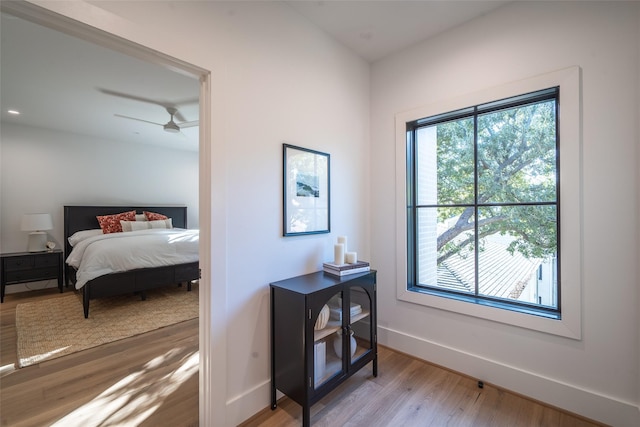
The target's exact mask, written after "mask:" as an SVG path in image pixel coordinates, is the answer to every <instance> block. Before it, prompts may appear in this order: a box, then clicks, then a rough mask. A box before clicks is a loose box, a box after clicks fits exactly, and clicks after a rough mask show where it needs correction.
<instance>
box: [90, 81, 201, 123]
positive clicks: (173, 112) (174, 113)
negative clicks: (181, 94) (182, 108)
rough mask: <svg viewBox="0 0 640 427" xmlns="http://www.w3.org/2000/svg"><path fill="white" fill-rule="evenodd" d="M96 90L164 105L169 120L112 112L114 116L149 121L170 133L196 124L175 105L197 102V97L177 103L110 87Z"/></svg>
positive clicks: (195, 121) (196, 121)
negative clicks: (186, 118)
mask: <svg viewBox="0 0 640 427" xmlns="http://www.w3.org/2000/svg"><path fill="white" fill-rule="evenodd" d="M98 90H99V91H100V92H102V93H104V94H106V95H111V96H117V97H120V98H126V99H131V100H134V101H140V102H146V103H149V104H155V105H160V106H161V107H164V108H165V110H167V113H169V115H170V118H169V121H168V122H167V123H157V122H152V121H149V120H144V119H139V118H137V117H131V116H125V115H122V114H114V116H116V117H121V118H124V119H130V120H137V121H139V122H145V123H150V124H153V125H158V126H162V128H163V129H164V130H165V131H166V132H170V133H178V132H180V129H184V128H189V127H193V126H198V120H193V121H186V120H185V118H184V117H183V116H182V114H180V112H179V111H178V107H177V106H178V105H180V104H193V103H197V102H198V98H195V99H189V100H185V101H182V102H179V103H171V102H166V101H159V100H155V99H149V98H143V97H141V96H136V95H131V94H128V93H122V92H117V91H114V90H110V89H103V88H98ZM174 117H175V118H176V119H178V120H179V121H180V122H179V123H176V122H175V121H174Z"/></svg>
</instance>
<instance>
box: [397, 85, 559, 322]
mask: <svg viewBox="0 0 640 427" xmlns="http://www.w3.org/2000/svg"><path fill="white" fill-rule="evenodd" d="M557 105H558V88H551V89H546V90H543V91H538V92H535V93H531V94H526V95H521V96H517V97H513V98H509V99H505V100H500V101H496V102H492V103H487V104H482V105H477V106H474V107H470V108H466V109H463V110H458V111H454V112H450V113H445V114H441V115H438V116H432V117H428V118H424V119H420V120H417V121H415V122H412V123H408V124H407V131H408V133H407V135H408V141H407V156H408V157H407V159H408V163H407V165H408V168H407V171H408V177H407V182H408V189H409V195H408V196H409V197H408V200H409V203H408V209H407V212H408V224H409V230H408V245H409V247H408V250H409V254H410V256H409V276H410V277H411V279H410V282H411V283H412V284H413V286H415V287H418V288H421V290H427V291H429V290H431V291H436V292H438V293H439V294H442V295H443V296H447V295H449V296H452V297H456V298H465V297H466V298H468V299H470V300H473V302H487V301H489V302H490V301H497V302H500V303H501V304H504V303H506V305H507V307H506V308H509V307H508V305H509V304H511V305H513V306H514V308H516V306H518V307H529V308H535V309H541V310H547V311H551V312H555V313H559V310H560V307H559V303H558V301H559V298H558V293H559V281H558V277H559V273H558V271H559V269H558V266H559V262H558V253H559V250H558V248H559V242H558V235H559V233H558V229H559V197H558V195H559V182H558V181H559V180H558V177H559V161H558V160H559V159H558V137H557V133H558V132H557V129H558V126H557V125H558V114H557V113H558V108H557Z"/></svg>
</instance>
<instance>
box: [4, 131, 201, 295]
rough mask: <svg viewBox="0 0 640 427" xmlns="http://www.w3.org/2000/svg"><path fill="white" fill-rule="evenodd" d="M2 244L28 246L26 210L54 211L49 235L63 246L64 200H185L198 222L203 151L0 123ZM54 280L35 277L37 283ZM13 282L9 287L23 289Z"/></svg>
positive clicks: (13, 248)
mask: <svg viewBox="0 0 640 427" xmlns="http://www.w3.org/2000/svg"><path fill="white" fill-rule="evenodd" d="M0 162H1V167H2V170H1V172H0V189H1V193H0V237H1V238H0V249H1V250H2V252H21V251H25V250H26V246H27V238H28V235H27V234H28V233H27V232H24V231H21V230H20V221H21V218H22V214H23V213H34V212H46V213H50V214H51V216H52V219H53V230H51V231H49V232H48V234H49V239H50V240H53V241H54V242H56V245H57V247H58V248H61V249H63V248H64V241H63V239H64V237H63V232H64V229H63V226H64V225H63V220H64V217H63V215H64V212H63V207H64V206H65V205H85V204H86V205H90V204H96V205H100V204H104V205H110V204H124V205H128V204H133V205H145V204H146V205H163V204H180V205H185V206H187V215H188V218H187V223H188V226H189V227H190V228H197V227H198V209H199V206H198V203H199V200H198V153H197V152H193V151H181V150H172V149H166V148H159V147H153V146H151V145H142V144H126V143H122V142H118V141H108V140H100V139H97V138H92V137H87V136H83V135H76V134H71V133H65V132H57V131H50V130H44V129H39V128H34V127H30V126H21V125H15V124H6V123H5V124H3V125H2V128H1V129H0ZM45 286H47V287H48V286H57V283H56V282H55V281H49V282H48V283H39V284H30V285H28V287H29V288H31V289H34V288H38V287H45ZM25 288H27V285H14V286H9V287H8V288H7V293H13V292H18V291H23V290H24V289H25Z"/></svg>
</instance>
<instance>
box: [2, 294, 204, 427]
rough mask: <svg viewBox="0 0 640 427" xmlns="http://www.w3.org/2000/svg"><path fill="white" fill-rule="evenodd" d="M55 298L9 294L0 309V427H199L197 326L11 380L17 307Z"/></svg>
mask: <svg viewBox="0 0 640 427" xmlns="http://www.w3.org/2000/svg"><path fill="white" fill-rule="evenodd" d="M67 292H70V291H67ZM61 295H64V294H60V293H58V291H57V289H48V290H45V291H32V292H25V293H20V294H10V295H7V296H5V300H4V303H3V304H1V305H0V333H1V334H2V336H1V340H0V344H1V345H2V347H1V349H0V367H1V368H2V375H3V376H2V377H1V378H0V417H1V420H2V426H12V427H19V426H38V427H40V426H61V427H73V426H82V427H90V426H116V425H117V426H149V427H151V426H153V427H157V426H176V427H181V426H185V427H190V426H197V425H198V319H193V320H190V321H187V322H182V323H178V324H176V325H173V326H169V327H166V328H162V329H159V330H156V331H152V332H148V333H146V334H143V335H139V336H136V337H131V338H127V339H124V340H121V341H116V342H113V343H109V344H106V345H102V346H100V347H96V348H93V349H89V350H85V351H82V352H78V353H74V354H71V355H68V356H63V357H60V358H58V359H53V360H50V361H45V362H42V363H40V364H38V365H33V366H28V367H26V368H22V369H18V370H15V371H13V372H12V369H11V365H13V364H14V363H15V362H16V359H17V356H16V329H15V307H16V305H17V304H19V303H22V302H30V301H36V300H40V299H44V298H57V297H59V296H61Z"/></svg>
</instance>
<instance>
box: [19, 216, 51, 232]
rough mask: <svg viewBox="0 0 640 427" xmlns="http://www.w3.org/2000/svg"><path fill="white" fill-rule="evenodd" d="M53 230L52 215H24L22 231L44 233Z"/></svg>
mask: <svg viewBox="0 0 640 427" xmlns="http://www.w3.org/2000/svg"><path fill="white" fill-rule="evenodd" d="M52 228H53V221H52V220H51V215H49V214H48V213H37V214H24V215H22V225H21V226H20V229H21V230H22V231H44V230H51V229H52Z"/></svg>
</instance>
